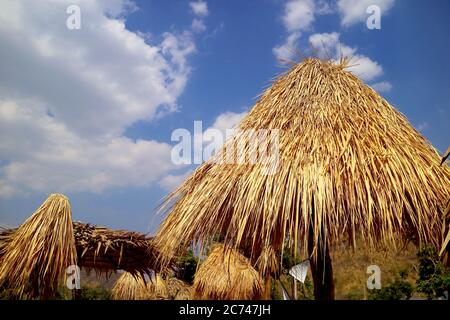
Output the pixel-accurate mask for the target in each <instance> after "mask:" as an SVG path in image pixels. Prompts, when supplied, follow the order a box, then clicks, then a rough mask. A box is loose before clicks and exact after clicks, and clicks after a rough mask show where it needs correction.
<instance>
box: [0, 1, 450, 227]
mask: <svg viewBox="0 0 450 320" xmlns="http://www.w3.org/2000/svg"><path fill="white" fill-rule="evenodd" d="M70 4H77V5H78V6H79V8H80V12H81V20H80V21H81V29H79V30H69V29H67V27H66V19H67V17H68V16H69V14H67V13H66V8H67V6H68V5H70ZM371 4H376V5H378V6H379V8H380V9H381V29H380V30H369V29H368V28H367V26H366V19H367V17H368V16H369V14H367V13H366V12H365V9H366V8H367V7H368V6H369V5H371ZM448 12H450V3H449V2H448V1H446V0H435V1H432V2H430V1H425V0H413V1H410V0H408V1H406V0H403V1H402V0H395V1H394V0H378V1H375V0H371V1H366V0H363V1H355V0H341V1H337V2H334V1H321V0H315V1H313V0H290V1H281V0H280V1H279V0H249V1H237V0H231V1H223V0H206V1H204V2H202V1H181V0H178V1H160V0H152V1H150V0H149V1H134V2H131V1H126V0H112V1H104V0H96V1H93V0H92V1H83V0H80V1H68V2H65V1H56V0H48V1H39V3H37V2H35V1H25V0H24V1H2V2H1V4H0V41H1V43H2V46H1V47H0V67H1V70H2V72H1V73H0V225H6V226H16V225H18V224H19V223H21V222H22V221H23V220H24V219H26V218H27V217H28V216H29V215H30V214H31V213H32V212H33V211H34V210H35V209H36V208H37V207H38V206H39V204H40V203H41V202H42V201H43V200H44V199H45V198H46V196H47V195H48V194H49V193H52V192H63V193H64V194H66V195H68V196H69V198H70V200H71V204H72V211H73V216H74V219H76V220H81V221H84V222H90V223H95V224H101V225H105V226H109V227H113V228H123V229H130V230H137V231H143V232H148V231H149V232H154V231H155V229H156V228H157V226H158V223H159V222H160V221H161V218H162V217H160V216H156V214H155V212H156V207H157V206H158V204H159V203H160V201H161V199H162V198H163V197H164V196H165V195H166V194H167V193H168V191H169V190H170V189H171V188H173V187H175V186H176V185H177V184H178V183H180V182H181V181H182V179H183V177H185V176H186V174H188V173H189V172H190V171H191V170H193V169H194V168H195V166H194V165H191V166H182V167H180V166H176V165H174V164H173V163H172V162H171V158H170V151H171V148H172V147H173V145H174V144H175V143H174V142H172V141H171V133H172V132H173V130H175V129H176V128H186V129H188V130H193V125H194V121H196V120H201V121H203V128H204V130H206V129H207V128H219V129H225V128H228V127H233V126H234V125H236V123H237V122H238V121H239V119H241V118H242V117H243V116H244V115H245V113H246V112H247V111H248V110H249V109H250V108H251V106H252V105H253V104H254V102H255V97H256V96H257V95H258V94H260V93H261V92H262V90H263V89H264V88H265V87H267V86H268V85H269V84H270V80H271V79H272V78H273V77H274V76H276V75H278V74H280V73H282V72H284V71H285V70H286V69H287V67H286V65H283V63H282V62H280V61H279V60H278V58H279V57H284V58H287V59H290V60H292V61H297V60H299V59H300V58H299V57H297V56H293V55H292V54H291V51H290V50H287V49H286V48H296V49H298V50H299V51H300V52H302V54H304V55H305V56H307V55H309V54H311V53H312V50H311V47H314V48H315V50H314V52H315V54H316V55H319V56H320V55H325V54H326V55H327V56H331V58H334V57H335V56H336V55H337V54H338V53H337V51H336V50H337V48H339V50H340V51H342V52H346V53H350V54H351V56H353V57H354V58H355V59H356V61H357V66H355V67H354V68H353V70H350V71H352V72H354V73H356V74H357V75H359V76H360V77H361V78H362V79H363V80H364V81H365V82H366V83H368V84H369V85H372V86H373V87H374V88H376V89H377V90H379V91H380V93H381V94H382V95H383V96H385V97H386V99H387V100H388V101H389V102H390V103H391V104H393V105H394V106H396V107H397V108H398V109H399V110H400V111H401V112H402V113H404V114H405V115H406V116H407V117H408V119H409V120H410V122H411V123H412V124H413V125H414V126H415V127H416V128H418V129H419V130H420V131H421V132H422V133H423V134H424V135H425V136H426V137H427V138H428V139H429V140H430V141H431V142H432V143H433V145H434V146H435V147H437V148H438V149H439V150H440V151H443V150H444V149H446V148H447V146H448V145H449V144H450V142H449V141H450V139H449V138H450V127H449V126H448V123H449V120H450V105H449V103H450V76H449V75H450V64H449V62H448V57H449V56H450V43H449V40H448V39H449V38H448V33H449V31H450V20H449V19H448V18H447V15H448ZM314 44H315V45H314ZM317 44H320V45H318V46H317Z"/></svg>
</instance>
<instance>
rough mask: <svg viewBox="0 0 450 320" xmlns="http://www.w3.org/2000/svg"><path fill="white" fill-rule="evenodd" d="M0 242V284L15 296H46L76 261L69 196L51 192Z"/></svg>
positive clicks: (6, 233) (5, 234)
mask: <svg viewBox="0 0 450 320" xmlns="http://www.w3.org/2000/svg"><path fill="white" fill-rule="evenodd" d="M1 238H2V240H3V241H4V244H3V245H0V248H1V254H0V257H1V258H0V286H4V287H6V288H11V289H12V290H13V293H14V295H16V296H18V297H25V296H28V297H37V296H39V297H41V298H44V299H45V298H49V297H50V296H51V295H52V294H53V293H54V292H55V290H56V288H57V285H58V283H59V281H61V280H62V279H64V277H65V276H66V272H65V271H66V268H67V267H69V266H71V265H75V264H76V250H75V240H74V236H73V230H72V213H71V209H70V203H69V199H68V198H67V197H65V196H64V195H61V194H52V195H50V196H49V197H48V199H47V200H46V201H45V202H44V203H43V204H42V205H41V206H40V207H39V208H38V209H37V210H36V211H35V212H34V213H33V215H31V217H30V218H28V219H27V220H26V221H25V222H24V223H23V224H22V225H21V226H20V227H19V228H17V230H15V232H13V233H12V232H11V231H6V232H5V233H4V235H3V236H2V237H1Z"/></svg>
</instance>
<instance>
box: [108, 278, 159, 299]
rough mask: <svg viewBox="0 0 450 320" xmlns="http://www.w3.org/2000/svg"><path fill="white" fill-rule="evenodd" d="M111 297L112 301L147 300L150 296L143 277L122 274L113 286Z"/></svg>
mask: <svg viewBox="0 0 450 320" xmlns="http://www.w3.org/2000/svg"><path fill="white" fill-rule="evenodd" d="M111 297H112V299H113V300H149V299H150V298H151V294H150V291H149V290H148V287H147V283H146V282H145V280H144V278H143V277H141V276H140V275H133V274H131V273H129V272H124V273H122V275H121V276H120V277H119V279H117V281H116V283H115V284H114V287H113V288H112V290H111Z"/></svg>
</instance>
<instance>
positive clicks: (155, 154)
mask: <svg viewBox="0 0 450 320" xmlns="http://www.w3.org/2000/svg"><path fill="white" fill-rule="evenodd" d="M0 134H1V136H2V137H9V138H8V139H6V138H2V140H1V143H0V153H1V154H2V156H6V157H7V160H9V161H8V163H7V164H6V165H4V166H3V167H2V168H1V169H2V173H3V179H2V180H3V183H2V187H1V188H0V195H3V196H7V195H8V192H9V190H13V189H16V188H19V189H22V190H34V191H41V192H57V191H59V192H66V191H92V192H101V191H103V190H104V189H106V188H110V187H115V186H116V187H125V186H148V185H149V184H150V183H152V182H154V181H156V180H158V179H159V178H160V177H162V176H163V175H164V174H167V173H168V172H169V171H170V170H173V169H176V168H177V167H176V166H175V165H173V164H172V162H171V161H170V150H171V146H170V145H168V144H165V143H160V142H157V141H153V140H137V141H133V140H131V139H129V138H126V137H123V136H117V137H114V138H112V139H107V140H104V141H92V140H90V139H89V138H83V137H80V136H79V135H77V134H76V133H74V132H73V131H71V130H70V129H69V128H68V127H67V126H66V125H65V124H64V123H61V122H59V121H57V120H56V119H55V118H53V117H52V116H50V115H48V114H47V113H46V110H45V108H44V105H42V104H39V102H36V101H35V102H33V101H32V100H17V99H16V100H9V101H8V100H3V101H0ZM155 168H156V169H155Z"/></svg>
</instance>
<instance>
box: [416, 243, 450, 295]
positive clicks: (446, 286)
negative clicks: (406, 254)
mask: <svg viewBox="0 0 450 320" xmlns="http://www.w3.org/2000/svg"><path fill="white" fill-rule="evenodd" d="M418 256H419V263H420V264H419V279H418V280H417V291H418V292H421V293H424V294H425V295H426V296H427V297H428V298H429V299H431V298H438V297H442V296H444V292H445V291H447V292H450V269H449V268H446V267H445V266H444V265H443V263H442V262H441V261H440V260H439V256H438V254H437V251H436V249H435V248H432V247H426V248H424V249H422V250H420V251H419V253H418Z"/></svg>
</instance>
